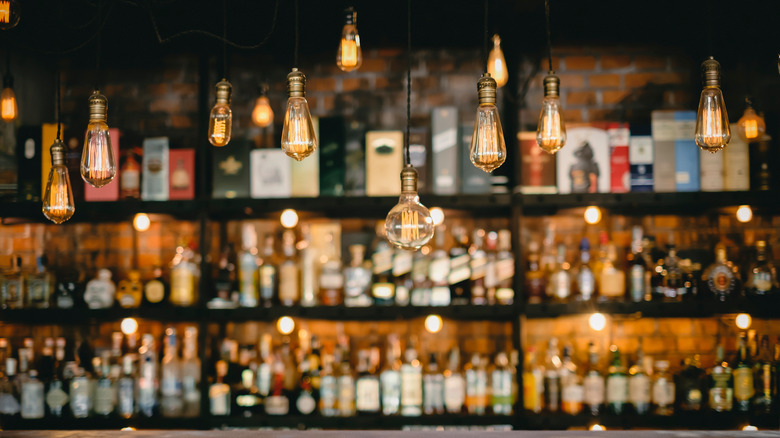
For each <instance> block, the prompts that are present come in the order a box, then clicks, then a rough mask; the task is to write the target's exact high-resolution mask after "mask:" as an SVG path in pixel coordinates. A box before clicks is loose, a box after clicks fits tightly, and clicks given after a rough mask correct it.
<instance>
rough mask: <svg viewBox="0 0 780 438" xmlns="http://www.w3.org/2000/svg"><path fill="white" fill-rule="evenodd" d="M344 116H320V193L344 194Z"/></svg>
mask: <svg viewBox="0 0 780 438" xmlns="http://www.w3.org/2000/svg"><path fill="white" fill-rule="evenodd" d="M344 131H345V129H344V118H342V117H323V118H320V128H319V140H320V195H321V196H344V184H345V180H344V177H345V173H346V168H345V167H346V160H345V152H346V151H345V144H344V142H345V132H344Z"/></svg>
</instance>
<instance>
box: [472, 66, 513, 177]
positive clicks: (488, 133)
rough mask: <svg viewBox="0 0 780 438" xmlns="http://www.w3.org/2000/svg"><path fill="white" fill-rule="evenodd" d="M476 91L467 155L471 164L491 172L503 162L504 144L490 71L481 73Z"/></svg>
mask: <svg viewBox="0 0 780 438" xmlns="http://www.w3.org/2000/svg"><path fill="white" fill-rule="evenodd" d="M477 91H478V92H479V107H478V108H477V119H476V121H475V122H474V133H473V135H472V136H471V149H470V150H469V156H470V158H471V162H472V164H474V165H475V166H477V167H479V168H480V169H482V170H484V171H485V172H492V171H493V170H495V169H497V168H498V167H500V166H501V165H502V164H504V161H505V160H506V144H505V143H504V130H503V129H502V128H501V121H500V120H499V118H498V108H496V81H495V80H494V79H493V78H492V77H490V73H485V74H483V75H482V77H481V78H480V79H479V82H477Z"/></svg>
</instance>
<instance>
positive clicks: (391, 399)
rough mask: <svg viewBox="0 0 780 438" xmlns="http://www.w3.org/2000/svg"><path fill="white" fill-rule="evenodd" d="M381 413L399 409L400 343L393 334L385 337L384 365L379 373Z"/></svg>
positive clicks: (393, 413) (391, 413)
mask: <svg viewBox="0 0 780 438" xmlns="http://www.w3.org/2000/svg"><path fill="white" fill-rule="evenodd" d="M379 382H380V384H381V391H380V394H381V395H382V414H383V415H396V414H398V413H399V412H400V409H401V345H400V341H399V340H398V338H397V337H396V336H395V335H390V336H389V337H388V339H387V355H386V358H385V367H384V369H383V370H382V372H381V373H380V374H379Z"/></svg>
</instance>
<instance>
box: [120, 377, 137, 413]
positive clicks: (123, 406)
mask: <svg viewBox="0 0 780 438" xmlns="http://www.w3.org/2000/svg"><path fill="white" fill-rule="evenodd" d="M134 391H135V385H134V382H133V379H132V378H130V377H123V378H122V379H120V380H119V389H118V392H117V411H118V413H119V415H121V416H123V417H130V416H132V415H133V413H134V403H133V393H134Z"/></svg>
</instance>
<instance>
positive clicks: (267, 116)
mask: <svg viewBox="0 0 780 438" xmlns="http://www.w3.org/2000/svg"><path fill="white" fill-rule="evenodd" d="M273 121H274V110H272V109H271V104H270V102H269V101H268V97H266V96H260V97H258V98H257V101H256V103H255V108H254V109H253V110H252V123H254V124H255V125H257V126H259V127H261V128H265V127H267V126H268V125H270V124H271V123H273Z"/></svg>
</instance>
